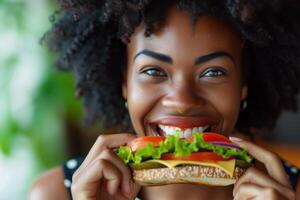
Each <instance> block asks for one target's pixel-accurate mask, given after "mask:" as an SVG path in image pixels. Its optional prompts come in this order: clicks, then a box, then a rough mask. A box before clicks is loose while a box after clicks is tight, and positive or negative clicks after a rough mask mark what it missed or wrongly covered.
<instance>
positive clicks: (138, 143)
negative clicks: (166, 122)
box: [127, 136, 165, 152]
mask: <svg viewBox="0 0 300 200" xmlns="http://www.w3.org/2000/svg"><path fill="white" fill-rule="evenodd" d="M164 140H165V137H164V136H143V137H138V138H136V139H134V140H132V141H131V142H130V143H128V144H127V146H129V147H130V148H131V151H133V152H135V151H137V150H138V149H140V148H142V147H145V146H147V144H148V142H151V143H152V144H153V146H159V143H160V142H161V141H164Z"/></svg>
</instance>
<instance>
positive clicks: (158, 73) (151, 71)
mask: <svg viewBox="0 0 300 200" xmlns="http://www.w3.org/2000/svg"><path fill="white" fill-rule="evenodd" d="M140 73H142V74H146V75H148V76H154V77H166V76H167V74H166V73H165V72H164V70H162V69H160V68H158V67H148V68H146V69H142V70H141V71H140Z"/></svg>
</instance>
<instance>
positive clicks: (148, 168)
mask: <svg viewBox="0 0 300 200" xmlns="http://www.w3.org/2000/svg"><path fill="white" fill-rule="evenodd" d="M117 155H118V156H119V157H120V158H121V159H122V160H123V161H124V162H125V163H126V164H128V165H129V167H130V168H131V170H132V173H133V180H134V181H135V182H137V183H138V184H140V185H143V186H156V185H166V184H176V183H193V184H205V185H214V186H226V185H231V184H234V183H235V182H236V180H237V179H238V178H239V177H241V175H242V174H243V173H244V172H245V171H246V169H247V168H248V167H250V166H251V165H252V163H253V158H252V157H251V156H250V155H249V154H248V153H247V151H246V150H244V149H242V148H241V147H239V146H237V145H236V144H234V143H232V142H231V141H230V140H229V139H228V138H227V137H226V136H224V135H221V134H218V133H210V132H207V133H193V134H192V135H191V136H189V137H186V138H185V137H180V133H178V132H177V133H175V134H173V135H167V136H166V137H165V136H143V137H138V138H136V139H135V140H133V141H131V142H130V143H128V144H127V145H126V146H121V147H119V148H118V149H117Z"/></svg>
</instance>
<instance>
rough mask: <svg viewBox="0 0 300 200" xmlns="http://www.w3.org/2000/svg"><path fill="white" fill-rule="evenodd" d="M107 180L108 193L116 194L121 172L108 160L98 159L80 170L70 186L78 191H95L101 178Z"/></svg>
mask: <svg viewBox="0 0 300 200" xmlns="http://www.w3.org/2000/svg"><path fill="white" fill-rule="evenodd" d="M103 178H104V179H105V181H106V182H107V191H108V193H109V194H111V195H114V194H116V192H117V190H118V188H119V185H120V182H121V179H122V174H121V172H120V171H119V170H118V169H117V168H116V167H115V166H114V165H113V164H111V163H110V162H109V161H106V160H104V159H98V160H96V161H94V162H93V163H92V164H91V165H89V166H88V167H87V168H86V170H84V171H82V172H81V173H80V174H79V175H78V176H77V177H76V179H75V180H74V182H73V184H72V188H75V189H74V190H76V191H80V192H83V193H84V192H93V191H97V189H98V188H99V187H100V182H101V180H102V179H103Z"/></svg>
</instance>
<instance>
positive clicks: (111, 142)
mask: <svg viewBox="0 0 300 200" xmlns="http://www.w3.org/2000/svg"><path fill="white" fill-rule="evenodd" d="M135 138H136V136H135V135H133V134H130V133H123V134H111V135H100V136H99V137H98V138H97V140H96V142H95V144H94V145H93V147H92V148H91V150H90V151H89V153H88V155H87V157H86V158H85V159H84V161H83V163H82V164H81V166H80V167H79V168H78V170H77V171H78V172H79V171H80V170H81V169H84V168H85V167H86V166H87V165H88V164H89V163H90V162H92V161H93V160H94V159H95V158H96V157H97V156H98V155H99V154H100V152H101V151H103V150H104V149H107V148H114V147H119V146H122V145H125V144H127V143H128V142H130V141H131V140H133V139H135ZM78 172H76V173H78Z"/></svg>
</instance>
